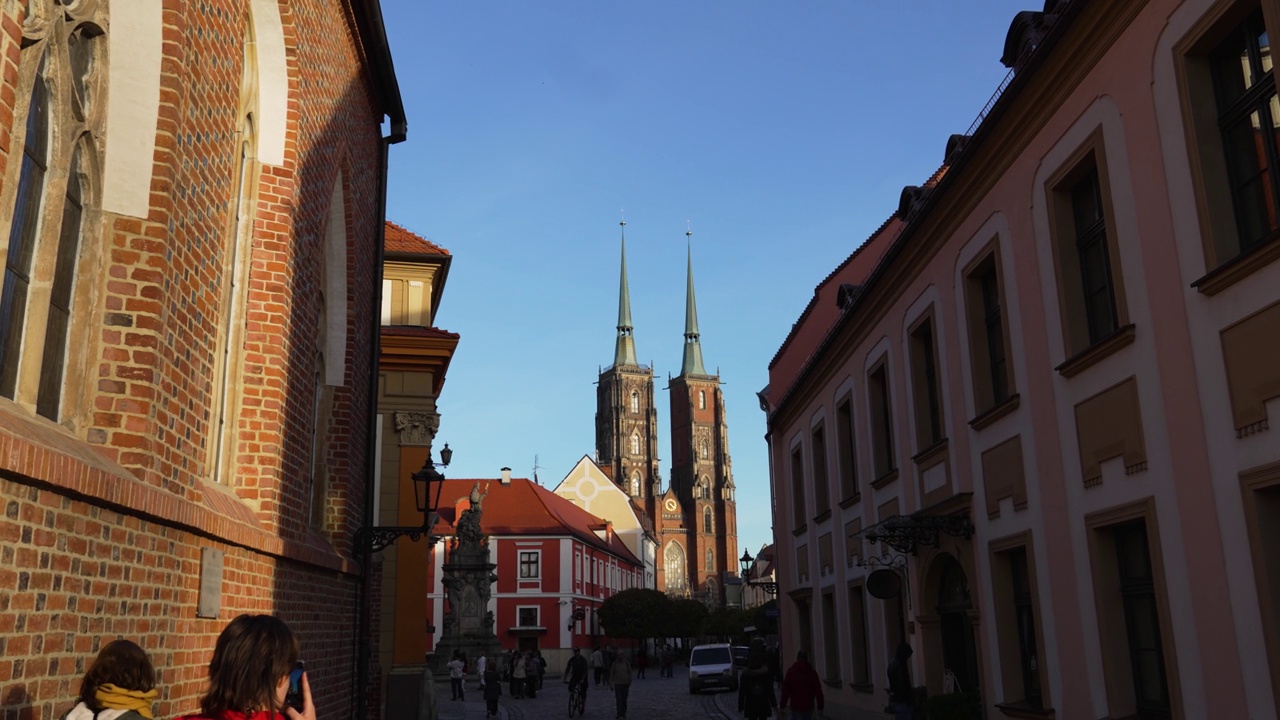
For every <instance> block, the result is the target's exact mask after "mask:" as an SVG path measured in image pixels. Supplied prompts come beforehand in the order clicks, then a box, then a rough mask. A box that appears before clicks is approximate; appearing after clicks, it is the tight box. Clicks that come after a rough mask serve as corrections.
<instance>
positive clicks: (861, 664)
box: [845, 577, 875, 693]
mask: <svg viewBox="0 0 1280 720" xmlns="http://www.w3.org/2000/svg"><path fill="white" fill-rule="evenodd" d="M845 593H846V594H845V601H846V602H845V605H846V608H847V611H848V612H847V613H846V614H847V615H848V620H849V659H850V663H849V673H850V679H849V687H851V688H853V689H854V690H855V691H856V692H860V693H873V692H875V683H874V682H873V681H872V677H873V673H872V670H871V668H872V665H871V628H870V624H869V621H868V617H867V594H866V579H865V578H864V577H860V578H858V579H857V580H855V581H852V582H850V583H849V584H848V585H847V586H846V587H845ZM855 598H856V599H857V603H856V605H857V607H856V608H855V602H854V599H855ZM855 611H856V613H857V615H858V617H856V618H855V617H854V614H855ZM859 635H860V636H861V646H859V643H858V637H859Z"/></svg>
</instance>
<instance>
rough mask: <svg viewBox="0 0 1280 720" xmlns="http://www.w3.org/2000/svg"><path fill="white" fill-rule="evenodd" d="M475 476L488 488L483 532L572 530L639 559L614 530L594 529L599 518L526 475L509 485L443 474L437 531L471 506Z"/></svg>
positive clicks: (447, 531)
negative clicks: (609, 533)
mask: <svg viewBox="0 0 1280 720" xmlns="http://www.w3.org/2000/svg"><path fill="white" fill-rule="evenodd" d="M477 482H478V483H480V487H481V490H480V492H481V493H487V494H486V495H485V496H484V503H483V505H484V516H483V519H482V520H481V526H482V527H483V529H484V531H485V533H486V534H488V535H505V536H511V535H572V536H573V537H576V538H578V539H579V540H581V541H583V542H585V543H586V544H588V545H592V546H594V547H597V548H600V549H602V550H606V551H608V552H610V553H613V554H614V555H617V556H618V557H619V558H621V559H622V560H624V561H626V562H630V563H633V564H635V565H641V564H642V563H641V562H640V560H638V559H637V558H636V556H635V555H634V554H633V553H632V552H631V551H630V550H629V549H628V548H627V546H626V544H625V543H623V542H622V540H621V539H620V538H619V537H618V536H617V535H616V534H614V535H612V536H611V537H606V538H601V537H600V536H599V535H597V534H596V530H601V529H603V528H604V526H605V521H604V520H602V519H601V518H598V517H596V516H595V515H592V514H591V513H589V512H587V511H586V510H583V509H582V508H580V507H578V506H577V505H574V504H573V503H572V502H570V501H568V500H566V499H564V498H562V497H560V496H559V495H556V494H555V493H553V492H551V491H550V490H548V489H546V488H544V487H542V486H541V485H537V484H535V483H533V482H531V481H530V480H528V479H527V478H512V479H511V484H510V485H503V484H502V482H501V481H499V480H497V479H492V478H480V479H474V478H468V479H458V480H454V479H449V480H445V483H444V489H443V490H441V492H440V511H439V516H440V522H438V523H437V524H436V528H435V533H436V534H439V535H452V534H453V523H454V522H455V520H456V518H457V517H458V515H459V514H461V512H462V510H463V509H465V508H467V507H470V505H471V502H470V501H469V500H468V499H467V496H469V495H470V494H471V488H472V487H474V486H475V484H476V483H477Z"/></svg>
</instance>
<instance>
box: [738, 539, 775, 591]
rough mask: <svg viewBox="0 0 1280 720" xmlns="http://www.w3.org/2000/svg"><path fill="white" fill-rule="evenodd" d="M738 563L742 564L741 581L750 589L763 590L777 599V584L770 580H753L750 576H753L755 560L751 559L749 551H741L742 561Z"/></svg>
mask: <svg viewBox="0 0 1280 720" xmlns="http://www.w3.org/2000/svg"><path fill="white" fill-rule="evenodd" d="M738 562H740V563H742V581H743V582H745V583H746V584H748V585H750V586H752V587H758V588H761V589H763V590H764V591H765V592H766V593H768V594H769V595H772V596H774V597H777V595H778V583H776V582H773V581H771V580H753V579H752V575H753V574H755V562H756V559H755V558H753V557H751V551H750V550H743V551H742V559H741V560H739V561H738Z"/></svg>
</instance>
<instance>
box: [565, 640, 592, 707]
mask: <svg viewBox="0 0 1280 720" xmlns="http://www.w3.org/2000/svg"><path fill="white" fill-rule="evenodd" d="M587 670H588V668H587V659H586V658H584V657H582V651H581V650H579V649H578V648H574V649H573V657H571V658H569V662H568V663H567V664H566V665H565V666H564V681H565V683H566V684H568V685H569V693H570V694H573V693H577V695H578V697H579V698H580V701H581V703H582V704H581V705H579V707H580V708H582V710H579V713H581V712H583V711H584V710H585V706H586V702H587Z"/></svg>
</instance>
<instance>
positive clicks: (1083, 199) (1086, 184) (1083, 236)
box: [1071, 165, 1120, 345]
mask: <svg viewBox="0 0 1280 720" xmlns="http://www.w3.org/2000/svg"><path fill="white" fill-rule="evenodd" d="M1071 215H1072V219H1073V221H1074V226H1075V250H1076V256H1077V259H1078V262H1079V266H1080V274H1079V281H1080V291H1081V293H1082V295H1081V297H1082V298H1083V300H1084V317H1085V324H1086V326H1087V327H1088V331H1089V344H1090V345H1092V344H1094V343H1096V342H1099V341H1101V340H1103V339H1105V338H1106V337H1107V336H1109V335H1111V334H1112V333H1113V332H1115V331H1116V330H1117V329H1118V328H1119V327H1120V323H1119V320H1118V319H1117V317H1116V296H1115V288H1114V287H1113V285H1112V277H1111V254H1110V251H1109V250H1108V248H1107V224H1106V217H1105V215H1104V211H1103V205H1102V184H1101V182H1099V180H1098V168H1097V166H1096V165H1095V166H1094V167H1092V168H1091V169H1089V170H1088V171H1087V172H1086V173H1085V175H1084V177H1082V178H1080V180H1078V181H1077V182H1076V184H1075V185H1073V186H1072V187H1071Z"/></svg>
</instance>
